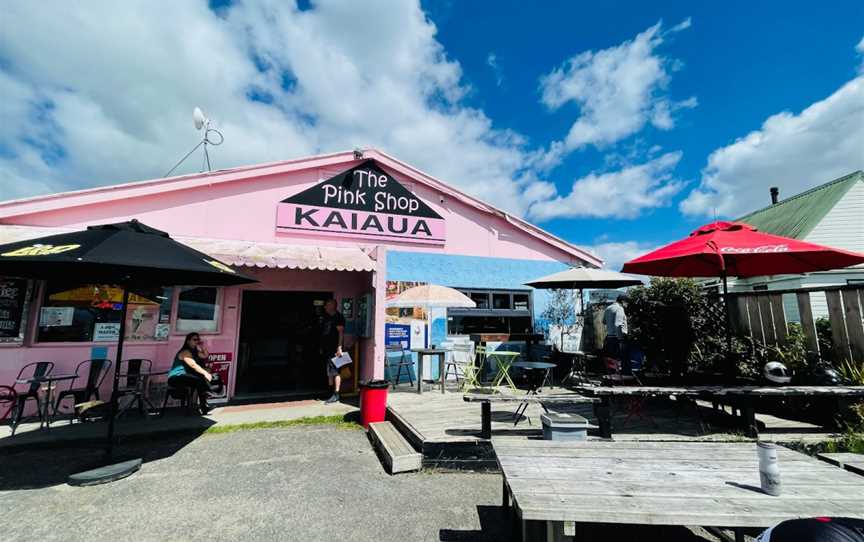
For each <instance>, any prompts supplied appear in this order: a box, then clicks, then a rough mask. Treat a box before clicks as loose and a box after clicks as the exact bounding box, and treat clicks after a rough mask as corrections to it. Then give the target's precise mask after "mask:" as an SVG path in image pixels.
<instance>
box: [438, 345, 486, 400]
mask: <svg viewBox="0 0 864 542" xmlns="http://www.w3.org/2000/svg"><path fill="white" fill-rule="evenodd" d="M450 369H453V376H455V377H456V382H457V383H458V382H459V378H460V377H461V378H462V384H461V387H462V389H468V388H469V387H472V386H473V387H478V386H479V385H480V384H479V382H478V381H477V376H478V372H477V367H476V366H475V365H474V352H472V351H471V345H470V344H467V343H454V344H453V346H452V349H451V353H450V359H448V360H447V362H446V363H445V364H444V380H445V381H446V380H447V376H448V375H449V374H450Z"/></svg>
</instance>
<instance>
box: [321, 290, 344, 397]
mask: <svg viewBox="0 0 864 542" xmlns="http://www.w3.org/2000/svg"><path fill="white" fill-rule="evenodd" d="M344 337H345V317H343V316H342V315H341V314H340V313H339V312H338V311H337V310H336V300H335V299H328V300H327V302H326V303H324V316H323V317H322V318H321V356H322V357H323V358H324V362H325V363H326V364H327V380H328V382H329V383H330V385H331V386H333V395H331V396H330V398H329V399H327V400H326V401H325V403H335V402H337V401H339V389H340V388H341V387H342V377H341V376H339V369H337V368H336V366H335V365H333V362H332V361H331V360H332V359H333V358H335V357H338V356H341V355H342V340H343V338H344Z"/></svg>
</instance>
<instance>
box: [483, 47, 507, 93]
mask: <svg viewBox="0 0 864 542" xmlns="http://www.w3.org/2000/svg"><path fill="white" fill-rule="evenodd" d="M486 65H487V66H489V67H490V68H492V73H494V74H495V85H497V86H499V87H500V86H501V85H502V84H503V83H504V74H503V73H502V72H501V66H499V65H498V56H497V55H496V54H495V53H489V56H487V57H486Z"/></svg>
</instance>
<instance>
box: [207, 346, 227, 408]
mask: <svg viewBox="0 0 864 542" xmlns="http://www.w3.org/2000/svg"><path fill="white" fill-rule="evenodd" d="M207 360H208V361H209V366H210V372H211V373H212V374H218V375H219V380H221V381H222V393H221V394H219V395H216V394H215V393H211V394H210V398H209V399H208V401H209V402H210V403H212V404H217V405H218V404H223V403H227V402H228V382H230V381H229V380H228V377H229V376H230V374H231V364H232V363H231V362H232V360H233V355H232V353H231V352H210V356H208V357H207Z"/></svg>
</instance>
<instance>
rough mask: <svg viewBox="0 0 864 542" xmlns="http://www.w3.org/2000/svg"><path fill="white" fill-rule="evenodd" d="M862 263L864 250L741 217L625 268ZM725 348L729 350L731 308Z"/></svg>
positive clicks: (699, 270)
mask: <svg viewBox="0 0 864 542" xmlns="http://www.w3.org/2000/svg"><path fill="white" fill-rule="evenodd" d="M861 263H864V254H858V253H855V252H850V251H847V250H841V249H837V248H831V247H826V246H823V245H817V244H815V243H807V242H805V241H798V240H796V239H791V238H789V237H781V236H779V235H771V234H770V233H763V232H760V231H757V230H756V228H754V227H753V226H751V225H749V224H744V223H743V222H712V223H711V224H706V225H704V226H702V227H701V228H699V229H697V230H695V231H693V232H692V233H691V234H690V235H689V236H687V237H686V238H684V239H681V240H680V241H675V242H674V243H671V244H669V245H666V246H665V247H661V248H658V249H657V250H655V251H653V252H649V253H648V254H645V255H643V256H640V257H638V258H636V259H634V260H630V261H629V262H627V263H625V264H624V267H623V268H622V269H621V271H622V272H624V273H635V274H637V275H654V276H663V277H720V278H722V279H723V294H724V296H725V295H726V294H728V293H729V292H728V287H727V284H726V277H728V276H733V277H758V276H762V275H781V274H796V273H807V272H811V271H826V270H829V269H839V268H843V267H849V266H851V265H857V264H861ZM724 307H725V309H726V336H727V343H726V344H727V350H731V349H732V348H731V342H732V337H731V335H730V334H729V309H728V306H727V305H726V304H725V303H724Z"/></svg>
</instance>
